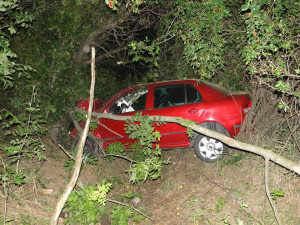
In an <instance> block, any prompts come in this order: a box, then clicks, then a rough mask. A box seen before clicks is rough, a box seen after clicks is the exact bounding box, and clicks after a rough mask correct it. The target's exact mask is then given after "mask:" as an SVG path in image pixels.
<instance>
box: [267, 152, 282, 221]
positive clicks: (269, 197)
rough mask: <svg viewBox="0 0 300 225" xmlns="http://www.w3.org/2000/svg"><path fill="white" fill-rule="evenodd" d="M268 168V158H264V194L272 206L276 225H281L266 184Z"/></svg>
mask: <svg viewBox="0 0 300 225" xmlns="http://www.w3.org/2000/svg"><path fill="white" fill-rule="evenodd" d="M268 167H269V158H268V157H266V158H265V188H266V193H267V196H268V199H269V202H270V204H271V206H272V209H273V212H274V215H275V218H276V221H277V223H278V225H281V222H280V219H279V215H278V212H277V209H276V206H275V204H274V202H273V200H272V196H271V194H270V190H269V184H268V175H269V172H268Z"/></svg>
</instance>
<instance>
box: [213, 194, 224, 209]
mask: <svg viewBox="0 0 300 225" xmlns="http://www.w3.org/2000/svg"><path fill="white" fill-rule="evenodd" d="M226 202H227V201H226V199H225V198H222V197H221V198H219V199H218V200H217V203H216V207H215V209H214V210H215V211H216V212H220V211H221V210H222V208H223V207H224V206H225V204H226Z"/></svg>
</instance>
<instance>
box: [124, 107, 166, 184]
mask: <svg viewBox="0 0 300 225" xmlns="http://www.w3.org/2000/svg"><path fill="white" fill-rule="evenodd" d="M153 123H155V124H156V126H161V125H162V123H161V122H157V121H155V120H151V119H149V116H143V115H142V114H141V113H136V114H135V115H134V116H133V117H131V118H129V119H128V120H127V121H126V124H125V128H124V129H125V132H126V134H129V138H130V139H134V140H137V141H138V144H135V145H134V149H135V151H134V153H138V152H142V153H143V155H144V158H143V157H140V154H138V156H139V157H133V158H134V159H142V160H141V161H137V162H136V163H134V164H133V165H132V166H131V167H130V169H129V170H128V171H127V172H129V174H130V182H132V183H137V184H140V183H141V182H145V181H146V180H147V179H153V180H155V179H157V178H158V177H160V176H161V172H162V165H163V163H164V162H163V160H161V159H160V156H161V149H160V148H159V145H158V144H157V142H158V141H159V140H160V137H161V135H160V133H159V132H158V131H155V128H154V126H153ZM153 145H155V148H153ZM166 163H167V162H166Z"/></svg>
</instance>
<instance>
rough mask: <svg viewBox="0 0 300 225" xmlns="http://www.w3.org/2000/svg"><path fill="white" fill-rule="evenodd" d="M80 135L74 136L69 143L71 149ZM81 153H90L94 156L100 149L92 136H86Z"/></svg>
mask: <svg viewBox="0 0 300 225" xmlns="http://www.w3.org/2000/svg"><path fill="white" fill-rule="evenodd" d="M79 139H80V136H78V137H76V138H75V139H74V141H73V142H72V144H71V150H74V149H75V148H76V146H77V144H78V141H79ZM83 153H85V154H91V155H92V156H94V157H98V156H99V153H100V149H99V146H98V143H97V142H96V140H95V139H94V138H92V137H87V138H86V141H85V145H84V148H83Z"/></svg>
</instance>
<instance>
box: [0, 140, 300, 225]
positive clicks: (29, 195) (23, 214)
mask: <svg viewBox="0 0 300 225" xmlns="http://www.w3.org/2000/svg"><path fill="white" fill-rule="evenodd" d="M231 151H233V150H231ZM46 155H47V160H46V161H45V162H43V163H35V164H26V161H25V160H23V165H22V166H23V167H25V168H27V169H30V170H31V171H33V172H32V173H31V176H30V177H29V178H28V183H27V184H26V185H23V186H21V187H19V188H16V187H13V188H11V189H10V193H13V194H12V196H11V197H10V198H9V199H8V202H7V204H6V205H7V209H6V210H7V218H10V219H13V220H12V221H11V222H10V223H7V224H49V221H50V218H51V216H52V213H53V209H54V207H55V204H56V201H57V199H58V197H59V195H60V194H61V193H62V191H63V189H64V186H65V185H66V183H67V181H68V179H69V177H70V173H68V172H66V171H65V169H64V167H63V165H64V163H65V161H66V160H67V156H66V155H65V154H64V153H63V152H62V151H61V150H60V149H59V148H58V147H57V146H55V145H53V144H51V143H50V141H48V143H47V151H46ZM242 156H243V157H242V159H241V160H240V161H238V162H231V163H230V161H229V160H230V159H231V158H232V157H231V158H230V156H225V157H224V159H223V160H222V161H220V162H219V163H214V164H210V163H205V162H202V161H200V160H199V159H198V158H197V157H196V156H195V154H194V152H193V149H188V148H187V149H174V150H168V151H165V152H164V153H163V157H164V158H166V159H167V158H170V159H171V163H170V164H169V165H167V166H165V168H164V171H163V174H162V177H161V178H159V179H157V180H155V181H147V182H145V183H144V184H142V185H141V186H140V187H138V186H136V185H130V184H129V182H128V174H126V173H125V172H124V171H125V170H126V169H128V168H129V164H128V162H127V161H124V160H122V159H116V160H115V161H113V162H109V161H108V160H103V159H100V161H99V165H97V166H93V165H85V167H84V169H83V170H82V172H81V174H80V182H81V183H83V184H95V183H97V182H99V181H101V180H102V179H103V178H106V179H107V180H108V181H110V182H112V183H113V185H114V186H115V188H114V189H113V190H112V191H111V192H110V193H109V196H108V197H109V198H110V199H115V200H118V201H121V200H124V199H125V197H124V193H125V192H127V191H128V190H131V191H132V192H133V193H134V194H135V195H139V196H140V198H141V201H140V203H139V204H138V206H137V208H139V207H141V206H144V207H146V214H147V215H149V216H150V217H151V218H152V219H153V220H154V221H152V220H150V219H145V220H143V221H141V222H140V223H139V224H142V225H146V224H147V225H148V224H149V225H150V224H161V225H168V224H172V225H174V224H175V225H177V224H178V225H179V224H239V225H242V224H251V225H252V224H276V221H275V219H274V214H273V211H272V208H271V206H270V204H269V202H268V199H267V197H266V194H265V186H264V185H265V184H264V161H263V159H262V158H261V157H258V156H254V155H250V154H246V153H245V154H242ZM28 162H29V161H27V163H28ZM269 186H270V190H283V191H284V197H278V199H277V203H276V207H277V210H278V212H279V215H280V218H281V221H282V224H285V225H287V224H290V225H296V224H300V179H299V176H296V175H294V174H292V173H290V172H289V171H287V170H285V169H283V168H281V167H279V166H277V165H274V164H273V163H271V165H270V172H269ZM45 189H49V190H50V191H52V193H51V194H49V193H45ZM126 203H128V204H131V201H127V202H126ZM108 204H111V203H108ZM4 205H5V204H4V198H3V194H2V193H1V212H0V213H1V214H2V215H3V212H4V210H5V207H4ZM104 221H105V222H104ZM62 222H63V219H61V222H60V223H61V224H63V223H62ZM110 223H111V221H110V220H109V219H107V218H106V220H103V222H102V224H104V225H109V224H110ZM0 224H3V223H0ZM130 224H133V222H130Z"/></svg>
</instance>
